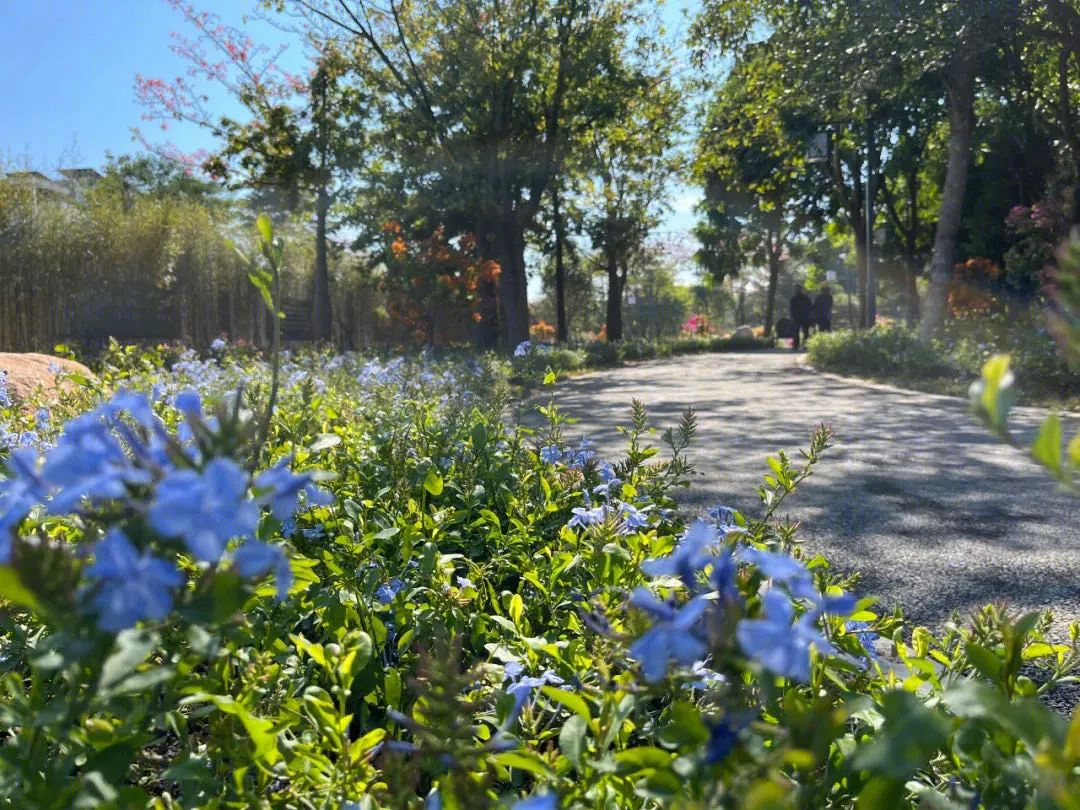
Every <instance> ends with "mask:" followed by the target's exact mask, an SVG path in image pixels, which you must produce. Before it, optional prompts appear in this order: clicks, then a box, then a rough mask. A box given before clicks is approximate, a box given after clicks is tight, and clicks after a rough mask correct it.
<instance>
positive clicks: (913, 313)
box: [904, 257, 921, 328]
mask: <svg viewBox="0 0 1080 810" xmlns="http://www.w3.org/2000/svg"><path fill="white" fill-rule="evenodd" d="M920 269H921V268H920V266H919V260H918V259H914V258H910V257H909V258H908V259H907V261H905V262H904V276H905V278H904V286H905V291H906V294H907V302H906V303H907V325H908V327H909V328H914V326H915V324H917V323H918V322H919V284H918V278H919V270H920Z"/></svg>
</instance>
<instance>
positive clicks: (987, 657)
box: [964, 641, 1001, 681]
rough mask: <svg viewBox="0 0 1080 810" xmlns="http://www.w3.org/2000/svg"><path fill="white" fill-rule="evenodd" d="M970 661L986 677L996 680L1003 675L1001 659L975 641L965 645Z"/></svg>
mask: <svg viewBox="0 0 1080 810" xmlns="http://www.w3.org/2000/svg"><path fill="white" fill-rule="evenodd" d="M964 652H965V653H967V658H968V661H970V662H971V665H972V666H973V667H975V669H977V670H978V671H979V674H980V675H982V676H983V677H984V678H989V679H990V680H992V681H996V680H997V679H998V678H999V677H1000V676H1001V659H1000V658H998V657H997V656H996V655H994V653H993V652H991V651H990V650H988V649H986V647H983V646H981V645H979V644H976V643H975V642H973V641H969V642H968V643H967V644H965V645H964Z"/></svg>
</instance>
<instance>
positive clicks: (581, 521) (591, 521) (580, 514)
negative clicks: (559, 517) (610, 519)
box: [566, 506, 608, 529]
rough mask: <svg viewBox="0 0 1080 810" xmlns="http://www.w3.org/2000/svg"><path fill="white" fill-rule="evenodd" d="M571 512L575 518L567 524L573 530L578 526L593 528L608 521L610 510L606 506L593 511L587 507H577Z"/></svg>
mask: <svg viewBox="0 0 1080 810" xmlns="http://www.w3.org/2000/svg"><path fill="white" fill-rule="evenodd" d="M570 511H571V513H573V515H574V516H573V517H572V518H570V520H569V521H568V522H567V524H566V527H567V528H568V529H573V528H575V527H577V526H581V527H586V526H593V525H596V524H599V523H603V522H604V521H605V520H607V511H608V510H607V507H606V506H597V507H594V508H592V509H590V508H589V507H587V506H575V507H574V508H573V509H571V510H570Z"/></svg>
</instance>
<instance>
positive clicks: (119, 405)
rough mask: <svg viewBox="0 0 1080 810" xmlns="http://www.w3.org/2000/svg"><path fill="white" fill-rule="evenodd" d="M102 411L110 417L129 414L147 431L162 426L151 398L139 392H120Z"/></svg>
mask: <svg viewBox="0 0 1080 810" xmlns="http://www.w3.org/2000/svg"><path fill="white" fill-rule="evenodd" d="M102 411H103V412H104V413H105V414H107V415H108V416H110V417H115V416H116V415H117V414H119V413H123V412H127V413H128V414H130V415H131V418H132V419H134V420H135V421H136V422H137V423H138V424H140V425H141V426H142V427H144V428H146V429H147V430H154V429H156V428H158V427H159V426H160V424H161V423H160V420H159V419H158V418H157V415H156V414H155V413H154V408H153V406H152V405H151V404H150V399H149V397H147V396H146V394H142V393H139V392H137V391H123V390H122V391H118V392H117V393H116V395H115V396H113V398H112V399H111V400H109V402H108V403H106V404H105V405H103V406H102Z"/></svg>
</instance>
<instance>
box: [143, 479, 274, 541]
mask: <svg viewBox="0 0 1080 810" xmlns="http://www.w3.org/2000/svg"><path fill="white" fill-rule="evenodd" d="M247 488H248V476H247V473H245V472H244V471H243V470H242V469H240V467H238V466H237V465H236V463H235V462H233V461H231V460H229V459H226V458H215V459H213V460H211V461H210V463H209V464H207V465H206V467H205V469H203V471H202V472H196V471H195V470H178V471H174V472H171V473H169V474H168V475H167V476H165V478H163V479H162V480H161V482H160V483H159V484H158V486H157V490H156V492H155V495H154V500H153V502H152V503H151V504H150V509H149V511H148V512H147V521H148V522H149V524H150V527H151V528H152V529H153V530H154V531H156V532H158V533H159V534H162V535H165V536H167V537H179V538H181V539H182V540H183V541H184V544H185V545H186V546H187V547H188V550H189V551H190V552H191V553H192V554H193V555H194V556H195V558H196V559H197V560H200V561H202V562H208V563H216V562H218V561H219V560H220V559H221V556H222V554H224V553H225V546H226V545H227V544H228V542H229V540H231V539H233V538H247V537H250V536H251V535H252V534H254V532H255V528H256V526H257V525H258V523H259V507H258V505H257V504H256V503H255V502H254V501H252V500H250V499H249V498H247V497H246V496H247Z"/></svg>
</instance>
